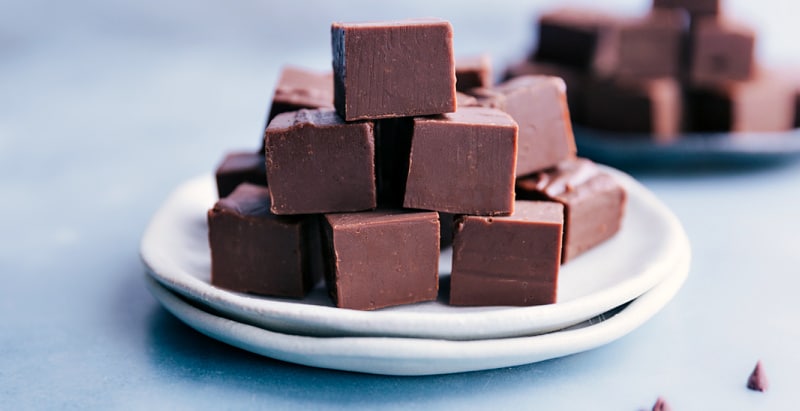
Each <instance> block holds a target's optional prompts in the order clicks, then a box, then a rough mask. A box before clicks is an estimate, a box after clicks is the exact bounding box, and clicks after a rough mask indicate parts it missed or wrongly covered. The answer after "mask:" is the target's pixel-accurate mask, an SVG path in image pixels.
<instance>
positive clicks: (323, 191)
mask: <svg viewBox="0 0 800 411" xmlns="http://www.w3.org/2000/svg"><path fill="white" fill-rule="evenodd" d="M265 146H266V166H267V180H268V181H270V182H271V183H270V184H269V191H270V196H271V197H272V212H273V213H275V214H312V213H332V212H347V211H361V210H368V209H372V208H375V206H376V189H375V141H374V134H373V124H372V123H371V122H365V121H360V122H351V123H345V122H344V121H343V120H342V119H341V118H340V117H339V116H338V115H337V114H336V112H335V111H334V110H333V109H317V110H299V111H292V112H288V113H283V114H280V115H278V117H275V119H274V120H272V122H270V124H269V127H267V131H266V137H265Z"/></svg>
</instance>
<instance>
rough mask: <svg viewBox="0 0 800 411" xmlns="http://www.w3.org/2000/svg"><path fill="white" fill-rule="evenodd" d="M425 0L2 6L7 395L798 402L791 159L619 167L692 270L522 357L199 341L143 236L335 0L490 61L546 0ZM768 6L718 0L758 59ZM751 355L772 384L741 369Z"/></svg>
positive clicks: (351, 14)
mask: <svg viewBox="0 0 800 411" xmlns="http://www.w3.org/2000/svg"><path fill="white" fill-rule="evenodd" d="M432 3H434V2H423V1H409V2H404V4H403V5H396V4H395V5H383V4H379V3H378V2H370V1H366V0H364V1H357V2H322V1H319V2H301V1H270V2H267V1H261V2H257V1H252V0H250V1H242V2H213V1H209V0H200V1H192V2H190V1H178V2H169V3H164V2H161V1H155V0H144V1H136V2H133V1H112V2H107V1H100V0H96V1H90V0H84V1H79V2H45V1H41V0H34V1H14V0H12V1H10V2H9V1H6V2H2V3H0V193H2V194H0V195H2V198H3V200H4V201H2V202H0V215H2V217H1V218H0V276H1V277H2V281H1V282H0V404H2V405H0V408H3V409H52V408H77V409H109V408H111V409H114V408H125V409H131V408H133V409H142V408H156V409H219V408H222V409H242V408H270V409H284V408H293V409H319V410H324V409H341V408H351V407H357V408H366V409H384V408H386V409H488V408H492V409H497V408H500V409H503V408H517V407H521V408H523V409H572V410H577V409H583V410H588V409H592V410H637V409H642V408H648V409H649V407H650V406H651V405H652V404H653V402H654V401H655V399H656V397H657V396H659V395H662V396H664V397H665V398H667V399H668V400H669V402H670V403H671V404H672V406H673V407H674V409H676V410H700V409H702V410H707V409H776V410H780V409H792V408H794V407H796V404H797V400H796V392H795V391H794V390H795V389H796V387H797V386H796V385H795V384H797V383H798V382H800V378H798V377H797V370H798V369H800V354H798V351H797V348H796V347H797V342H798V340H800V327H798V321H797V315H798V313H800V298H798V297H797V290H798V289H800V271H798V265H800V264H798V263H800V257H799V256H798V255H799V254H798V238H800V237H799V236H798V232H800V222H798V217H797V216H798V210H800V162H795V163H789V164H783V165H778V166H773V167H759V168H751V169H744V170H730V169H728V170H724V169H699V170H698V169H693V170H678V169H674V170H658V171H647V172H643V171H640V172H636V173H634V175H635V176H636V177H637V178H638V179H639V180H640V181H642V182H643V183H644V184H645V185H647V186H648V187H649V188H650V189H652V190H653V191H654V192H655V193H656V194H657V195H658V196H659V197H660V198H661V199H662V200H663V201H664V202H665V203H666V204H667V205H668V206H669V207H671V208H672V210H674V212H675V213H676V214H677V216H678V217H679V218H680V220H681V221H682V222H683V224H684V225H685V227H686V230H687V232H688V234H689V237H690V240H691V243H692V249H693V263H692V268H691V274H690V278H689V280H688V282H687V283H686V284H685V286H684V287H683V289H682V290H681V291H680V293H679V294H678V295H677V297H676V298H675V299H674V300H673V301H672V302H671V303H670V304H669V305H668V306H666V307H665V308H664V309H663V311H661V312H660V313H659V314H657V315H656V316H655V317H654V318H653V319H652V320H651V321H649V322H648V323H646V324H645V325H643V326H642V327H640V328H639V329H637V330H635V331H633V332H632V333H631V334H629V335H627V336H625V337H624V338H622V339H620V340H617V341H616V342H613V343H611V344H608V345H606V346H604V347H601V348H598V349H595V350H591V351H588V352H584V353H580V354H576V355H572V356H568V357H564V358H559V359H554V360H550V361H544V362H541V363H537V364H530V365H524V366H519V367H513V368H506V369H498V370H491V371H485V372H474V373H466V374H457V375H444V376H432V377H421V378H410V377H403V378H398V377H384V376H372V375H363V374H354V373H345V372H337V371H331V370H323V369H314V368H308V367H303V366H299V365H294V364H288V363H283V362H279V361H275V360H272V359H269V358H264V357H259V356H257V355H254V354H250V353H248V352H244V351H241V350H238V349H235V348H232V347H229V346H227V345H225V344H223V343H220V342H217V341H215V340H212V339H210V338H207V337H205V336H203V335H201V334H199V333H198V332H196V331H194V330H192V329H190V328H189V327H187V326H185V325H183V324H182V323H181V322H180V321H178V320H177V319H176V318H174V317H173V316H172V315H170V314H169V313H168V312H166V311H165V310H164V309H163V308H161V306H160V305H159V304H158V303H157V302H156V301H155V300H154V299H153V298H152V297H151V296H150V294H149V293H148V292H147V290H146V289H145V287H144V281H143V275H144V270H143V267H142V264H141V262H140V260H139V256H138V246H139V240H140V237H141V234H142V231H143V229H144V227H145V225H146V224H147V222H148V220H149V218H150V216H151V215H152V214H153V212H154V211H155V210H156V209H157V208H158V207H159V205H160V204H161V203H162V201H163V200H164V199H165V197H166V196H167V195H168V193H169V192H170V191H171V190H172V189H173V188H174V187H176V186H177V185H178V184H179V183H181V182H182V181H184V180H186V179H188V178H190V177H192V176H195V175H198V174H202V173H207V172H209V171H210V170H212V169H213V168H214V167H215V166H216V164H217V163H218V161H219V160H220V159H221V157H222V155H223V153H224V152H225V151H227V150H230V149H237V148H244V149H249V148H252V149H256V148H257V147H258V145H259V136H260V133H261V129H262V127H263V121H264V114H265V112H266V110H267V107H268V105H269V99H270V98H271V94H272V87H273V85H274V83H275V80H276V76H277V74H278V72H279V69H280V67H281V66H282V65H283V64H287V63H293V64H299V65H303V66H309V67H318V68H325V67H328V65H329V64H330V50H329V48H330V46H329V25H330V23H331V22H332V21H334V20H344V21H347V20H365V19H384V18H399V17H412V16H428V15H434V16H440V17H443V18H447V19H449V20H451V21H452V22H453V25H454V28H455V35H456V40H455V47H456V51H457V53H459V54H474V53H477V52H481V51H490V52H492V53H493V56H494V59H495V60H494V61H495V66H496V67H502V66H503V65H505V64H507V63H508V62H510V61H512V60H513V59H515V58H519V57H521V56H522V55H524V54H525V52H526V51H527V50H528V49H529V48H530V47H531V44H532V43H533V28H532V22H533V20H534V16H535V14H536V13H537V12H540V11H541V10H543V9H544V8H547V7H553V6H554V5H556V3H559V2H556V1H521V0H520V1H495V2H491V5H478V4H472V3H469V2H455V1H446V2H435V4H432ZM592 3H597V2H590V1H573V2H571V4H575V5H590V4H592ZM756 3H758V5H756ZM768 5H769V6H771V7H766V6H764V4H763V3H762V2H747V0H739V1H734V0H731V1H730V2H729V6H730V10H731V14H732V15H734V16H736V17H740V18H742V19H744V20H745V21H748V22H749V23H751V24H753V25H756V26H757V27H758V28H759V30H760V33H761V35H762V37H761V38H760V43H759V57H760V58H763V59H765V60H769V61H781V62H782V61H787V60H791V58H792V57H794V58H797V57H800V52H798V49H799V48H800V45H798V44H797V42H796V41H782V40H787V39H792V38H794V39H796V38H797V34H798V27H797V23H796V22H793V21H792V20H791V16H797V15H798V14H799V13H798V12H799V11H800V5H798V2H780V1H774V2H771V3H770V4H768ZM602 7H604V8H607V9H610V10H614V11H618V12H620V13H640V12H642V11H643V10H645V9H646V7H647V1H646V0H636V1H634V0H615V1H610V2H604V3H603V4H602ZM789 43H793V44H789ZM498 71H499V70H498ZM758 359H762V360H763V361H764V366H765V369H766V371H767V375H768V376H769V378H770V381H771V386H770V389H769V391H768V392H766V393H756V392H752V391H749V390H747V389H745V387H744V384H745V381H746V379H747V376H748V374H749V373H750V371H751V370H752V367H753V366H754V364H755V362H756V360H758Z"/></svg>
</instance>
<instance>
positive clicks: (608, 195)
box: [516, 158, 627, 263]
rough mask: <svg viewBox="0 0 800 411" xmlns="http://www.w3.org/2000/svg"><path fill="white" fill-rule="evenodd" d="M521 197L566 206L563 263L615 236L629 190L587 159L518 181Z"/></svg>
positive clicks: (620, 222) (579, 159) (576, 160)
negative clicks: (554, 202) (626, 190)
mask: <svg viewBox="0 0 800 411" xmlns="http://www.w3.org/2000/svg"><path fill="white" fill-rule="evenodd" d="M516 190H517V198H518V199H520V200H547V201H556V202H559V203H561V204H563V205H564V241H563V244H564V245H563V253H562V256H561V261H562V263H566V262H569V261H570V260H572V259H574V258H575V257H577V256H579V255H581V254H582V253H584V252H586V251H588V250H589V249H591V248H593V247H595V246H596V245H598V244H600V243H602V242H604V241H606V240H607V239H609V238H611V237H612V236H613V235H614V234H616V233H617V231H619V229H620V226H621V224H622V217H623V214H624V210H625V203H626V199H627V196H626V193H625V190H624V189H623V188H622V187H621V186H620V185H619V184H618V183H617V182H616V180H614V178H613V177H611V176H610V175H609V174H607V173H605V172H604V171H603V170H601V169H600V168H599V167H598V166H597V165H596V164H595V163H593V162H592V161H590V160H587V159H585V158H577V159H574V160H568V161H565V162H563V163H561V164H559V165H558V166H557V167H554V168H551V169H549V170H545V171H542V172H540V173H536V174H534V175H531V176H529V177H524V178H521V179H519V180H517V187H516Z"/></svg>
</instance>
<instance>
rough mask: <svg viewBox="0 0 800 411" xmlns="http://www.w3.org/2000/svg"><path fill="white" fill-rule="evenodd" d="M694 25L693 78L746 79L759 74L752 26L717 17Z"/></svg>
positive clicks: (705, 80) (702, 80)
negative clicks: (756, 66) (754, 56)
mask: <svg viewBox="0 0 800 411" xmlns="http://www.w3.org/2000/svg"><path fill="white" fill-rule="evenodd" d="M692 29H693V33H692V53H691V71H690V76H691V80H692V82H694V83H695V84H703V83H717V82H719V81H726V80H740V81H744V80H748V79H750V78H751V77H752V76H753V74H755V63H754V59H753V54H754V48H755V33H754V32H753V30H752V29H750V28H749V27H745V26H743V25H741V24H736V23H734V22H732V21H730V20H727V19H722V18H715V17H706V18H702V19H700V20H698V21H697V22H696V24H694V25H693V28H692Z"/></svg>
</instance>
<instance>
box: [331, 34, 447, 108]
mask: <svg viewBox="0 0 800 411" xmlns="http://www.w3.org/2000/svg"><path fill="white" fill-rule="evenodd" d="M331 36H332V45H333V71H334V84H335V87H334V90H335V93H334V104H335V106H336V110H337V111H338V112H339V115H341V116H342V118H344V119H345V120H347V121H351V120H359V119H381V118H391V117H406V116H422V115H430V114H440V113H449V112H453V111H455V110H456V94H455V93H456V87H455V86H456V77H455V60H454V57H453V28H452V27H451V26H450V23H449V22H447V21H445V20H441V19H435V18H430V19H410V20H399V21H385V22H372V23H334V24H333V25H332V27H331Z"/></svg>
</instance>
